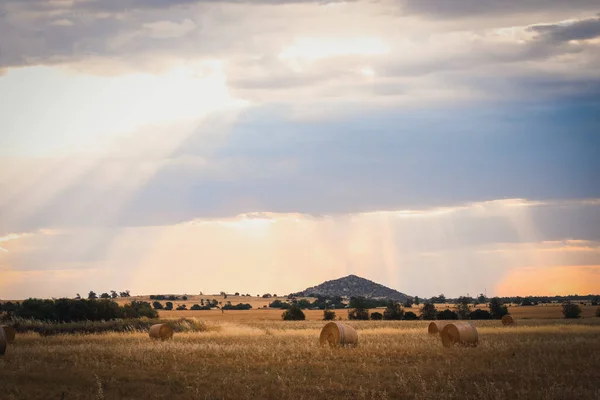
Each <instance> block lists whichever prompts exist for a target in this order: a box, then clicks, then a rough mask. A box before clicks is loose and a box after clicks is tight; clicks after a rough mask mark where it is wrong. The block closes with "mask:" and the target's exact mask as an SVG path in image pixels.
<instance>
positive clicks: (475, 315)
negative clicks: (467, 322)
mask: <svg viewBox="0 0 600 400" xmlns="http://www.w3.org/2000/svg"><path fill="white" fill-rule="evenodd" d="M469 319H492V314H491V313H490V312H489V311H488V310H480V309H476V310H475V311H473V312H472V313H471V314H470V315H469Z"/></svg>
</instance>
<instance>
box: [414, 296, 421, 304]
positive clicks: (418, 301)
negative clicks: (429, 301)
mask: <svg viewBox="0 0 600 400" xmlns="http://www.w3.org/2000/svg"><path fill="white" fill-rule="evenodd" d="M419 304H421V300H420V299H419V296H415V305H416V306H418V305H419Z"/></svg>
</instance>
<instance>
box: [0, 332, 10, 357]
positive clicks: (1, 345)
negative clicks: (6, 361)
mask: <svg viewBox="0 0 600 400" xmlns="http://www.w3.org/2000/svg"><path fill="white" fill-rule="evenodd" d="M7 346H8V340H6V333H4V329H0V356H3V355H4V353H6V347H7Z"/></svg>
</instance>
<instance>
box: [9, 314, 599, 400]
mask: <svg viewBox="0 0 600 400" xmlns="http://www.w3.org/2000/svg"><path fill="white" fill-rule="evenodd" d="M264 312H271V311H247V312H246V313H264ZM198 313H202V312H198ZM204 313H214V314H215V315H227V314H229V313H233V311H230V312H225V314H221V312H220V311H219V312H215V311H208V312H204ZM206 324H207V326H208V328H209V329H208V330H207V331H206V332H197V333H177V334H176V335H175V337H174V339H173V340H172V341H168V342H155V341H152V340H150V339H149V338H148V335H147V334H146V333H142V332H140V333H120V334H117V333H108V334H99V335H59V336H54V337H41V336H39V335H37V334H23V335H19V337H18V338H17V340H16V341H15V343H14V344H13V345H12V346H11V347H10V348H9V351H8V352H7V354H6V355H5V356H4V357H0V398H1V399H3V400H4V399H7V400H8V399H164V398H174V399H256V398H265V399H292V398H293V399H315V398H330V399H338V398H344V399H349V398H358V399H372V398H375V399H397V398H402V399H436V400H438V399H440V398H445V399H483V398H484V399H509V398H510V399H567V398H569V399H598V398H600V384H599V383H598V382H599V378H600V340H598V338H599V337H600V318H586V319H581V320H577V321H566V320H550V319H535V320H533V319H532V320H521V321H519V325H518V326H516V327H502V326H501V325H499V322H498V321H476V325H477V326H478V328H479V334H480V344H479V346H478V347H477V348H444V347H443V346H442V345H441V341H440V339H439V337H438V336H437V335H428V334H427V333H426V326H427V322H425V321H414V322H413V321H381V322H379V321H378V322H374V321H361V322H354V321H352V322H349V324H351V325H352V326H354V327H355V328H356V329H357V330H358V334H359V345H358V347H356V348H337V349H330V348H323V347H321V346H319V344H318V337H319V332H320V329H321V327H322V326H323V324H324V323H323V322H322V321H304V322H283V321H274V320H259V319H254V320H243V319H238V320H232V321H227V320H221V321H219V320H211V319H208V321H207V322H206Z"/></svg>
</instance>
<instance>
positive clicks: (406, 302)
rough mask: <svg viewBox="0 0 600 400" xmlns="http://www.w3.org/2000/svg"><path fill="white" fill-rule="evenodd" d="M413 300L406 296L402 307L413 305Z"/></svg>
mask: <svg viewBox="0 0 600 400" xmlns="http://www.w3.org/2000/svg"><path fill="white" fill-rule="evenodd" d="M413 304H414V302H413V301H412V300H411V299H410V298H408V297H407V298H406V301H405V302H404V307H406V308H411V307H412V306H413Z"/></svg>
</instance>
